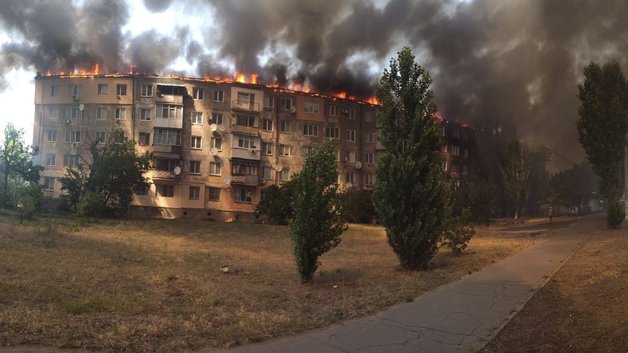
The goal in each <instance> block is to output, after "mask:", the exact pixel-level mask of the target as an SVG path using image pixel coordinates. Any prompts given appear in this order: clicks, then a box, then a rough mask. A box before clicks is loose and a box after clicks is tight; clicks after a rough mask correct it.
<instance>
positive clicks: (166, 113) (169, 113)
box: [157, 104, 183, 119]
mask: <svg viewBox="0 0 628 353" xmlns="http://www.w3.org/2000/svg"><path fill="white" fill-rule="evenodd" d="M182 116H183V107H182V106H180V105H170V104H158V105H157V117H158V118H164V119H167V118H170V119H181V117H182Z"/></svg>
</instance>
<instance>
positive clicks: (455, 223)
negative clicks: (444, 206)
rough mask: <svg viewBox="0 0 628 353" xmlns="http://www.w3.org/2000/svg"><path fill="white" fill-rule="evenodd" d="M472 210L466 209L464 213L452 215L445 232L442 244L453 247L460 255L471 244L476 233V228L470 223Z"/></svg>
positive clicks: (455, 253)
mask: <svg viewBox="0 0 628 353" xmlns="http://www.w3.org/2000/svg"><path fill="white" fill-rule="evenodd" d="M470 219H471V211H470V210H469V209H464V210H463V211H462V214H461V215H460V216H457V217H451V218H450V219H449V220H448V222H447V228H446V229H445V231H444V232H443V237H442V239H441V246H446V247H448V248H450V249H451V251H452V252H453V253H454V255H460V254H462V252H463V251H464V250H465V249H466V248H467V246H468V245H469V241H470V240H471V238H473V236H474V235H475V230H474V229H473V226H472V225H471V223H470Z"/></svg>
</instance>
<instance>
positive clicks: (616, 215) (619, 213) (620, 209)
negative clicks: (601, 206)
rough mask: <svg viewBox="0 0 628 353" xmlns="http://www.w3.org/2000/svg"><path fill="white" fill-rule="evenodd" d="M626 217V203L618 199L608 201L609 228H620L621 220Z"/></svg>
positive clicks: (607, 220) (607, 222)
mask: <svg viewBox="0 0 628 353" xmlns="http://www.w3.org/2000/svg"><path fill="white" fill-rule="evenodd" d="M625 218H626V210H625V208H624V205H623V204H622V203H621V202H619V200H618V199H612V200H609V201H608V214H607V216H606V224H607V226H608V228H619V225H620V224H621V222H623V221H624V219H625Z"/></svg>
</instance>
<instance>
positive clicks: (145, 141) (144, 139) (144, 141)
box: [138, 132, 150, 146]
mask: <svg viewBox="0 0 628 353" xmlns="http://www.w3.org/2000/svg"><path fill="white" fill-rule="evenodd" d="M138 143H139V145H140V146H146V145H149V144H150V133H148V132H140V140H139V142H138Z"/></svg>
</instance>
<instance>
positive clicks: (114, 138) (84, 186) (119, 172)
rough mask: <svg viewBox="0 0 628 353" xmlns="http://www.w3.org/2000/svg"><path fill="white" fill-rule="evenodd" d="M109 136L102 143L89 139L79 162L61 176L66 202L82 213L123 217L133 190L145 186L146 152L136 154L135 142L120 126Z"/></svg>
mask: <svg viewBox="0 0 628 353" xmlns="http://www.w3.org/2000/svg"><path fill="white" fill-rule="evenodd" d="M109 136H110V138H109V140H108V141H107V142H106V143H105V144H102V143H100V141H91V142H90V145H89V155H88V156H82V161H83V163H81V164H82V165H81V166H79V167H78V168H77V169H68V170H67V172H66V175H65V176H64V177H63V178H61V184H62V188H63V189H64V190H68V193H69V201H70V204H71V205H72V207H73V208H74V209H75V210H77V211H81V213H82V214H83V215H86V216H104V215H109V216H125V215H126V214H127V211H128V207H129V205H130V204H131V201H132V195H133V193H137V192H139V191H140V190H141V188H144V187H147V186H148V182H147V180H146V178H145V177H144V173H145V172H146V171H148V169H149V167H150V155H149V154H148V153H144V154H141V155H140V154H138V153H137V152H136V151H135V142H134V141H132V140H129V139H128V138H126V137H125V136H124V131H122V129H119V128H115V129H113V130H112V131H111V133H110V135H109Z"/></svg>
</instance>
